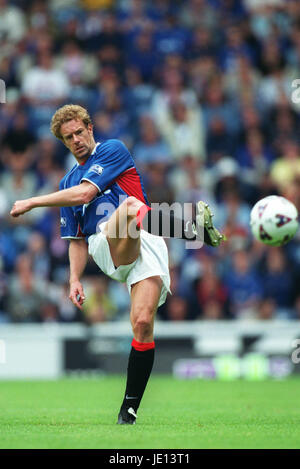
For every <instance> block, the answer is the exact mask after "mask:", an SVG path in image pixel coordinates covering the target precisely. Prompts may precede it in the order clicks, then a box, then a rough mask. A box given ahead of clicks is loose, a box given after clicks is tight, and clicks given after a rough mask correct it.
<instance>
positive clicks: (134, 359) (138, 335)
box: [118, 276, 162, 424]
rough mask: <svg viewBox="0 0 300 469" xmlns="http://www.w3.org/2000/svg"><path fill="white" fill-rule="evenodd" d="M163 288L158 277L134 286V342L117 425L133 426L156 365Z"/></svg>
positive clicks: (132, 310)
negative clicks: (155, 334)
mask: <svg viewBox="0 0 300 469" xmlns="http://www.w3.org/2000/svg"><path fill="white" fill-rule="evenodd" d="M161 288H162V280H161V278H160V277H159V276H155V277H149V278H147V279H145V280H142V281H141V282H137V283H136V284H135V285H133V286H132V290H131V312H130V320H131V325H132V330H133V335H134V338H133V341H132V344H131V351H130V355H129V360H128V368H127V383H126V390H125V395H124V399H123V402H122V405H121V409H120V413H119V418H118V423H119V424H134V423H135V419H136V412H137V410H138V408H139V405H140V402H141V399H142V397H143V394H144V391H145V388H146V385H147V382H148V379H149V376H150V374H151V371H152V367H153V362H154V352H155V343H154V337H153V327H154V318H155V314H156V310H157V305H158V302H159V298H160V294H161Z"/></svg>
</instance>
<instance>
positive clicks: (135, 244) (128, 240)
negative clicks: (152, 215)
mask: <svg viewBox="0 0 300 469" xmlns="http://www.w3.org/2000/svg"><path fill="white" fill-rule="evenodd" d="M142 206H145V204H144V203H143V202H141V201H140V200H138V199H136V198H135V197H128V198H127V199H125V200H124V202H123V203H122V204H121V205H120V206H119V207H118V208H117V210H116V211H115V212H114V213H113V214H112V216H111V217H110V219H109V220H108V222H107V224H106V226H105V229H104V234H105V235H106V237H107V241H108V244H109V247H110V253H111V257H112V260H113V263H114V265H115V266H116V267H118V266H120V265H127V264H131V263H132V262H134V261H135V260H136V259H137V257H138V255H139V253H140V231H139V230H138V229H135V228H136V217H137V213H138V211H139V209H140V208H141V207H142Z"/></svg>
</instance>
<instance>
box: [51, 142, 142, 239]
mask: <svg viewBox="0 0 300 469" xmlns="http://www.w3.org/2000/svg"><path fill="white" fill-rule="evenodd" d="M82 181H89V182H90V183H91V184H93V185H94V186H96V187H97V189H98V190H99V192H98V194H97V196H96V197H95V198H94V199H93V200H92V201H91V202H90V203H88V204H84V205H77V206H74V207H62V208H61V210H60V225H61V237H62V238H68V239H80V238H88V237H89V236H90V235H92V234H95V233H97V232H98V231H99V229H98V226H99V224H100V223H103V222H104V221H106V220H107V219H108V218H109V217H110V216H111V215H112V213H113V212H114V211H115V210H116V208H117V207H118V206H119V205H120V204H121V203H122V202H123V201H124V200H125V198H126V197H129V196H134V197H136V198H137V199H139V200H141V201H142V202H144V203H145V204H147V205H149V203H148V200H147V196H146V193H145V190H144V186H143V183H142V180H141V177H140V175H139V173H138V171H137V169H136V167H135V164H134V160H133V158H132V156H131V154H130V152H129V151H128V149H127V148H126V146H125V145H124V144H123V143H122V142H121V141H120V140H114V139H112V140H106V141H104V142H101V143H97V145H96V147H95V149H94V151H93V153H92V154H91V155H90V157H89V158H88V159H87V161H86V162H85V164H83V165H80V164H78V163H77V164H76V165H75V166H74V167H73V168H72V169H71V170H70V171H69V172H68V173H67V174H66V175H65V176H64V178H63V179H62V180H61V182H60V184H59V189H60V190H63V189H68V188H70V187H73V186H76V185H78V184H80V183H81V182H82Z"/></svg>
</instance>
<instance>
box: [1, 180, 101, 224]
mask: <svg viewBox="0 0 300 469" xmlns="http://www.w3.org/2000/svg"><path fill="white" fill-rule="evenodd" d="M97 193H98V189H97V187H95V185H94V184H90V183H89V182H87V181H83V182H82V183H81V184H78V185H76V186H73V187H70V188H68V189H63V190H60V191H58V192H52V193H51V194H47V195H40V196H38V197H31V198H30V199H25V200H17V201H16V202H15V203H14V205H13V208H12V210H11V212H10V214H11V216H12V217H18V216H19V215H23V214H24V213H26V212H29V211H30V210H32V209H33V208H37V207H74V206H76V205H83V204H86V203H89V202H90V201H91V200H93V198H94V197H96V195H97Z"/></svg>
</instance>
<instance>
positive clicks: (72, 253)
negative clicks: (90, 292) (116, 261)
mask: <svg viewBox="0 0 300 469" xmlns="http://www.w3.org/2000/svg"><path fill="white" fill-rule="evenodd" d="M69 260H70V294H69V298H70V300H71V301H72V303H73V304H74V305H75V306H76V307H77V308H79V309H81V310H82V304H83V302H84V300H85V295H84V291H83V286H82V284H81V282H80V279H81V276H82V274H83V272H84V269H85V266H86V264H87V260H88V245H87V243H86V242H85V240H84V239H72V240H70V244H69Z"/></svg>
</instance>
